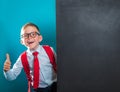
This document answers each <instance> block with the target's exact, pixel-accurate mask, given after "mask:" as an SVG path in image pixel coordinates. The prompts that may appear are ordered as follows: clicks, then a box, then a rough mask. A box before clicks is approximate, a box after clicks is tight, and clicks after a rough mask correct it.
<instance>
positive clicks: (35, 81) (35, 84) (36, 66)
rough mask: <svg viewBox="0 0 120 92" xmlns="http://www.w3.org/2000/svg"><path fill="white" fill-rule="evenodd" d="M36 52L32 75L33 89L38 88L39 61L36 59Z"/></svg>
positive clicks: (35, 53) (36, 53)
mask: <svg viewBox="0 0 120 92" xmlns="http://www.w3.org/2000/svg"><path fill="white" fill-rule="evenodd" d="M37 55H38V52H34V53H33V56H34V73H33V88H34V89H36V88H38V85H39V61H38V58H37Z"/></svg>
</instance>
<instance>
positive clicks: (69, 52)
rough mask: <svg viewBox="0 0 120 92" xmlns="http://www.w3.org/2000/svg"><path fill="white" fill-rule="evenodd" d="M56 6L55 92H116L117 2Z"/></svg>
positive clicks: (119, 83) (67, 0) (119, 64)
mask: <svg viewBox="0 0 120 92" xmlns="http://www.w3.org/2000/svg"><path fill="white" fill-rule="evenodd" d="M56 4H57V5H56V6H57V9H56V11H57V56H58V61H57V62H58V92H119V91H120V1H119V0H57V2H56Z"/></svg>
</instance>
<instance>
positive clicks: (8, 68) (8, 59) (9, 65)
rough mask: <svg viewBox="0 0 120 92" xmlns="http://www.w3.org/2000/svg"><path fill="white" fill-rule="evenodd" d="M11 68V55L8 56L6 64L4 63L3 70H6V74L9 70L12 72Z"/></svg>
mask: <svg viewBox="0 0 120 92" xmlns="http://www.w3.org/2000/svg"><path fill="white" fill-rule="evenodd" d="M10 67H11V61H10V56H9V54H6V61H5V63H4V67H3V70H4V71H5V72H7V71H8V70H10Z"/></svg>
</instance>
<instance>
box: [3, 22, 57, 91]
mask: <svg viewBox="0 0 120 92" xmlns="http://www.w3.org/2000/svg"><path fill="white" fill-rule="evenodd" d="M41 41H42V36H41V34H40V31H39V28H38V27H37V25H35V24H33V23H27V24H25V25H24V26H23V27H22V29H21V43H22V44H23V45H25V46H26V47H27V50H26V51H25V52H23V53H22V54H21V55H20V56H19V58H18V59H17V61H16V63H15V64H14V66H13V68H12V69H10V66H11V61H10V57H9V54H6V61H5V63H4V75H5V78H6V79H8V80H14V79H16V77H17V76H18V75H19V74H20V72H21V70H22V68H24V71H25V73H26V76H27V79H28V92H30V91H31V90H30V89H31V86H32V88H33V89H34V92H56V81H57V74H56V56H55V53H54V51H53V49H52V47H49V46H42V45H40V44H39V43H40V42H41Z"/></svg>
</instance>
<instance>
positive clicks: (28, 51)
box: [26, 45, 42, 55]
mask: <svg viewBox="0 0 120 92" xmlns="http://www.w3.org/2000/svg"><path fill="white" fill-rule="evenodd" d="M41 49H42V46H41V45H39V46H38V48H37V49H36V50H30V49H27V51H26V52H27V53H28V55H32V53H33V52H35V51H37V52H38V53H40V51H41Z"/></svg>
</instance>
